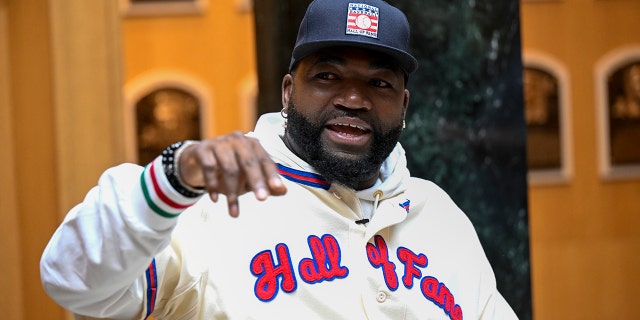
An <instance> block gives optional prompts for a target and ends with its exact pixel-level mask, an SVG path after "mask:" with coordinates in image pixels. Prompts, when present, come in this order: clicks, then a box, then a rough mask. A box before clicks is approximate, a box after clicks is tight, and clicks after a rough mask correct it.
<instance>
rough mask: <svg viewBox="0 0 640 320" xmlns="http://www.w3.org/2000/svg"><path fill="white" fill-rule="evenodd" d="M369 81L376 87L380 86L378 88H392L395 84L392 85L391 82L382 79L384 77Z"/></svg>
mask: <svg viewBox="0 0 640 320" xmlns="http://www.w3.org/2000/svg"><path fill="white" fill-rule="evenodd" d="M369 83H371V85H373V86H374V87H378V88H392V87H393V86H392V85H391V83H389V82H387V81H385V80H382V79H373V80H371V81H369Z"/></svg>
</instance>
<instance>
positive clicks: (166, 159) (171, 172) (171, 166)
mask: <svg viewBox="0 0 640 320" xmlns="http://www.w3.org/2000/svg"><path fill="white" fill-rule="evenodd" d="M197 143H198V142H197V141H193V140H186V141H181V142H176V143H174V144H172V145H170V146H169V147H167V148H166V149H165V150H164V151H162V166H163V168H164V172H165V175H166V176H167V180H169V183H170V184H171V186H172V187H173V188H174V189H175V190H176V191H177V192H178V193H180V194H181V195H183V196H185V197H188V198H195V197H199V196H201V195H202V194H204V188H202V187H200V188H198V187H193V186H190V185H189V184H187V183H185V182H184V181H183V179H182V177H181V175H180V156H181V155H182V152H183V151H184V150H185V149H186V148H187V147H189V146H190V145H193V144H197Z"/></svg>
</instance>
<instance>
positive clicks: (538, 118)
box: [523, 51, 573, 185]
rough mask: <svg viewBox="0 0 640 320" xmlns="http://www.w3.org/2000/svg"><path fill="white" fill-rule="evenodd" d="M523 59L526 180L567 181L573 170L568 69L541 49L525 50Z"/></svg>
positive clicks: (536, 182)
mask: <svg viewBox="0 0 640 320" xmlns="http://www.w3.org/2000/svg"><path fill="white" fill-rule="evenodd" d="M523 60H524V72H523V88H524V105H525V122H526V126H527V169H528V179H529V183H530V184H531V185H542V184H556V183H567V182H569V180H570V179H571V175H572V172H573V170H572V168H573V167H572V153H571V150H572V148H573V146H572V143H571V134H570V132H571V117H570V110H571V106H570V102H569V96H570V95H569V92H570V85H569V75H568V72H567V71H566V68H565V67H564V65H563V64H562V63H560V62H559V61H557V60H556V59H554V58H553V57H551V56H549V55H547V54H545V53H541V52H532V51H525V52H523Z"/></svg>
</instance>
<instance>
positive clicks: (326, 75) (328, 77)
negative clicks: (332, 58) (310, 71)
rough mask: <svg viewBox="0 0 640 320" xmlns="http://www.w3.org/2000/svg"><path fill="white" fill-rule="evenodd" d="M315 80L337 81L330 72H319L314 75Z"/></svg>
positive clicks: (336, 77)
mask: <svg viewBox="0 0 640 320" xmlns="http://www.w3.org/2000/svg"><path fill="white" fill-rule="evenodd" d="M316 78H318V79H322V80H336V79H338V76H337V75H336V74H335V73H332V72H320V73H318V74H316Z"/></svg>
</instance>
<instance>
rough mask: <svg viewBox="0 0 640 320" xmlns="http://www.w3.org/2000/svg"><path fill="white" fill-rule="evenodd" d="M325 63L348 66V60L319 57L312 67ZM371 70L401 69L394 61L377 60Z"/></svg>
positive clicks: (330, 56)
mask: <svg viewBox="0 0 640 320" xmlns="http://www.w3.org/2000/svg"><path fill="white" fill-rule="evenodd" d="M323 63H327V64H335V65H339V66H345V65H346V64H347V60H346V59H344V58H341V57H338V56H333V55H326V56H321V57H319V58H318V60H316V61H315V62H314V63H313V64H312V65H311V67H315V66H317V65H319V64H323ZM369 68H370V69H374V70H377V69H386V70H389V71H393V72H395V71H396V70H397V68H400V66H399V65H398V64H397V63H393V62H392V61H387V60H383V59H377V60H373V62H372V63H371V64H370V65H369Z"/></svg>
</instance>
